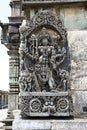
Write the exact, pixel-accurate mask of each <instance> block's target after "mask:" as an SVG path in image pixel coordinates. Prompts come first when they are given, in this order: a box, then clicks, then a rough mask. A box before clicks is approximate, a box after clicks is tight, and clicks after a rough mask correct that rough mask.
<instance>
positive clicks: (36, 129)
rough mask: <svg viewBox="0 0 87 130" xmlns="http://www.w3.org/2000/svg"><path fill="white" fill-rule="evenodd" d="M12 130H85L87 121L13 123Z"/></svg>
mask: <svg viewBox="0 0 87 130" xmlns="http://www.w3.org/2000/svg"><path fill="white" fill-rule="evenodd" d="M13 130H87V119H85V120H84V119H75V120H21V119H16V120H14V121H13Z"/></svg>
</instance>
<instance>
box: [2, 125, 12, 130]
mask: <svg viewBox="0 0 87 130" xmlns="http://www.w3.org/2000/svg"><path fill="white" fill-rule="evenodd" d="M2 128H3V129H2V130H12V126H3V127H2Z"/></svg>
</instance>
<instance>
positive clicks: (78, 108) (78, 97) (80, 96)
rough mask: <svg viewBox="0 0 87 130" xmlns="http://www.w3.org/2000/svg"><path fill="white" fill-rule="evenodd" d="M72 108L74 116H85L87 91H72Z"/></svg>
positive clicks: (86, 111)
mask: <svg viewBox="0 0 87 130" xmlns="http://www.w3.org/2000/svg"><path fill="white" fill-rule="evenodd" d="M73 108H74V110H73V111H74V112H73V114H74V116H75V117H81V116H84V117H86V116H87V91H74V92H73ZM84 108H85V109H84Z"/></svg>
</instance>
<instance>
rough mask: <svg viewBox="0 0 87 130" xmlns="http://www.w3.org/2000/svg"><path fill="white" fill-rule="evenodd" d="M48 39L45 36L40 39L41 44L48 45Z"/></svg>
mask: <svg viewBox="0 0 87 130" xmlns="http://www.w3.org/2000/svg"><path fill="white" fill-rule="evenodd" d="M48 43H49V42H48V39H47V38H43V39H42V44H43V45H44V46H47V45H48Z"/></svg>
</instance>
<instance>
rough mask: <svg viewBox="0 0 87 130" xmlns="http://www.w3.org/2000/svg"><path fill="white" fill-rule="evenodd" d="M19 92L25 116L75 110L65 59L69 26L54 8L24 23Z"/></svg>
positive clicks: (58, 113)
mask: <svg viewBox="0 0 87 130" xmlns="http://www.w3.org/2000/svg"><path fill="white" fill-rule="evenodd" d="M20 33H21V44H20V49H19V53H20V79H19V84H20V93H21V111H22V116H50V115H54V116H69V115H70V112H71V111H72V98H71V95H70V84H69V72H68V71H67V70H66V69H65V68H64V67H63V64H65V62H66V60H65V58H66V53H67V44H66V40H67V38H66V30H65V29H64V27H63V25H62V23H61V21H60V19H59V18H58V17H57V16H56V15H54V14H53V13H52V12H49V11H43V12H40V13H38V14H36V15H35V17H33V19H32V20H31V21H30V23H28V22H27V24H26V26H21V28H20Z"/></svg>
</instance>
